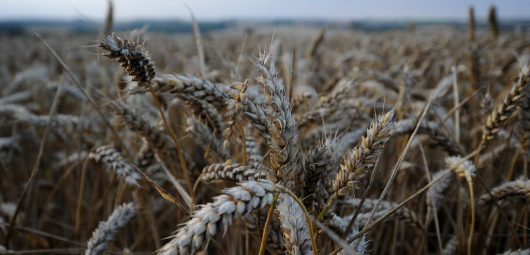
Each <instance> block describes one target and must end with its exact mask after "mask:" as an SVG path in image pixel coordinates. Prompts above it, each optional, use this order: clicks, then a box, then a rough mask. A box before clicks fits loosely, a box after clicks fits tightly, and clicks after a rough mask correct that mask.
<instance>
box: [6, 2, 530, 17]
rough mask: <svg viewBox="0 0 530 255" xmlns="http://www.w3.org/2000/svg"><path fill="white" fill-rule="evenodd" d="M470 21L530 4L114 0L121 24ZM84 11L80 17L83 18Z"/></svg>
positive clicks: (9, 13)
mask: <svg viewBox="0 0 530 255" xmlns="http://www.w3.org/2000/svg"><path fill="white" fill-rule="evenodd" d="M184 3H186V4H188V6H190V7H191V9H192V10H193V12H194V13H195V16H196V18H197V19H199V20H221V19H231V18H235V19H249V18H250V19H274V18H291V19H300V18H302V19H308V18H316V19H329V20H354V19H432V18H434V19H446V18H449V19H455V18H456V19H465V18H466V16H467V9H468V7H469V6H470V5H473V6H474V7H475V15H476V16H477V18H485V17H486V15H487V10H488V7H489V6H490V5H491V4H494V5H496V6H497V10H498V15H499V17H500V18H501V19H503V18H504V19H506V18H530V0H494V1H491V0H489V1H481V0H475V1H471V0H439V1H435V0H364V1H361V0H187V1H184V0H115V1H114V4H115V17H116V19H117V20H134V19H189V13H188V11H187V10H186V8H185V6H184ZM106 8H107V0H91V1H90V0H0V20H6V19H24V18H36V19H39V18H59V19H76V18H81V19H82V18H83V15H85V16H87V17H89V18H91V19H94V20H101V19H103V17H104V16H105V12H106ZM80 13H81V14H80Z"/></svg>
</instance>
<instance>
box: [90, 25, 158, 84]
mask: <svg viewBox="0 0 530 255" xmlns="http://www.w3.org/2000/svg"><path fill="white" fill-rule="evenodd" d="M99 47H101V48H103V49H104V50H106V51H108V53H107V54H105V56H107V57H109V58H112V59H115V60H116V62H118V63H121V67H122V68H123V69H124V70H125V71H126V72H127V74H129V75H130V76H132V77H133V81H138V82H139V83H140V84H142V83H144V82H149V81H151V80H152V79H153V78H154V77H155V69H154V67H153V61H152V60H151V57H150V56H149V53H148V52H147V50H145V48H144V45H143V43H140V42H138V41H130V40H127V39H121V38H120V37H119V36H117V35H116V34H112V35H107V36H106V37H105V38H104V39H103V40H102V41H101V42H100V43H99Z"/></svg>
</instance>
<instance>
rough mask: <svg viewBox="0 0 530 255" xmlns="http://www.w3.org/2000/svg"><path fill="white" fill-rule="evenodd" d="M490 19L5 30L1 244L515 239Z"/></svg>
mask: <svg viewBox="0 0 530 255" xmlns="http://www.w3.org/2000/svg"><path fill="white" fill-rule="evenodd" d="M109 13H110V14H112V13H111V12H109ZM498 22H499V21H497V18H496V16H495V10H494V9H492V14H490V17H489V26H488V27H486V28H480V29H479V28H477V27H476V24H475V23H476V22H475V18H474V14H473V10H472V9H470V13H469V22H468V23H469V27H468V29H467V30H461V29H455V28H451V27H445V26H435V27H417V28H414V27H411V28H409V29H408V30H407V29H405V30H395V31H394V30H393V31H386V32H373V33H371V32H363V31H358V30H355V29H335V28H327V29H324V28H322V29H319V28H315V27H305V26H301V27H272V28H271V27H256V28H253V29H241V28H234V29H228V30H225V31H220V32H208V33H201V32H200V31H199V27H198V26H197V23H193V24H194V31H193V33H191V34H162V33H154V32H149V31H148V30H146V29H143V30H133V31H126V32H113V31H112V15H109V18H108V19H107V22H106V23H105V24H104V25H103V28H102V29H101V33H100V34H98V35H95V34H84V35H71V34H67V33H52V32H49V33H48V32H47V33H41V34H36V35H33V34H29V35H21V36H2V37H1V38H0V40H1V42H2V43H1V44H0V54H1V56H0V61H1V62H0V74H1V75H0V82H1V83H2V86H0V123H1V127H0V254H83V253H84V254H87V255H88V254H153V253H155V254H303V255H306V254H315V255H316V254H530V237H529V235H530V224H529V209H530V206H529V201H530V181H529V180H528V174H529V170H528V167H529V159H530V158H529V156H530V94H529V92H528V89H529V88H528V87H529V84H530V69H529V67H528V62H529V60H530V35H529V34H528V33H526V32H523V31H504V30H501V29H499V25H498Z"/></svg>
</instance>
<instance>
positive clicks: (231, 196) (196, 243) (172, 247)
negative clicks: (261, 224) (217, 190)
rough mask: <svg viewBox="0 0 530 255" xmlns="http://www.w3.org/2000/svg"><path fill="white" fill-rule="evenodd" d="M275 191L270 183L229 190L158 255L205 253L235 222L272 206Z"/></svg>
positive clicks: (197, 213)
mask: <svg viewBox="0 0 530 255" xmlns="http://www.w3.org/2000/svg"><path fill="white" fill-rule="evenodd" d="M275 190H276V188H275V185H274V183H272V182H271V181H267V180H260V181H248V182H242V183H240V184H239V185H238V186H235V187H233V188H230V189H227V190H225V191H224V192H223V193H224V194H223V195H220V196H216V197H215V198H214V202H212V203H208V204H205V205H204V206H202V207H201V208H200V209H199V210H197V211H195V212H194V213H193V216H192V217H191V219H190V220H189V221H188V222H186V223H185V224H184V226H183V227H181V228H180V229H179V230H178V231H177V233H176V234H175V235H174V236H173V238H172V239H171V241H169V242H168V243H167V244H166V245H164V246H163V247H162V248H161V249H160V250H158V252H157V254H160V255H177V254H194V253H195V252H197V251H199V250H202V249H203V248H204V247H205V246H206V244H207V243H208V241H209V240H210V239H211V238H212V237H213V236H215V235H216V234H218V233H219V232H220V231H221V230H224V231H226V229H227V228H228V227H229V226H230V225H231V224H232V222H233V221H234V220H235V219H237V218H240V217H241V216H243V215H246V214H248V213H250V212H253V211H255V210H256V209H260V208H263V207H265V206H268V205H270V204H271V203H272V200H273V195H274V192H275Z"/></svg>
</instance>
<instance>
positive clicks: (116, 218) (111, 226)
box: [85, 203, 137, 255]
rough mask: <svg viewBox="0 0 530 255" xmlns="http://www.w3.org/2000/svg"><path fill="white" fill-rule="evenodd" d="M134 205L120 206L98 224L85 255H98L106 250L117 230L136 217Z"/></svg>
mask: <svg viewBox="0 0 530 255" xmlns="http://www.w3.org/2000/svg"><path fill="white" fill-rule="evenodd" d="M136 210H137V209H136V206H135V205H134V203H126V204H122V205H120V206H118V207H116V208H115V209H114V211H113V212H112V214H111V215H110V216H109V218H107V220H106V221H102V222H100V223H99V225H98V227H97V228H96V230H94V232H93V233H92V237H91V238H90V240H88V243H87V249H86V251H85V255H99V254H103V253H104V252H105V251H106V250H107V245H108V243H109V242H110V241H112V240H114V238H115V236H116V233H118V230H120V229H121V228H123V227H124V226H125V225H127V224H128V223H129V221H131V219H132V218H133V217H134V216H135V215H136Z"/></svg>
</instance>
